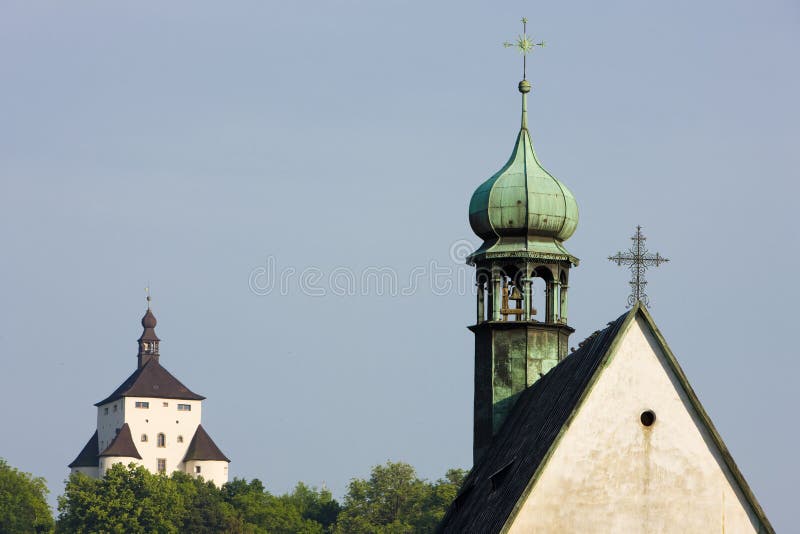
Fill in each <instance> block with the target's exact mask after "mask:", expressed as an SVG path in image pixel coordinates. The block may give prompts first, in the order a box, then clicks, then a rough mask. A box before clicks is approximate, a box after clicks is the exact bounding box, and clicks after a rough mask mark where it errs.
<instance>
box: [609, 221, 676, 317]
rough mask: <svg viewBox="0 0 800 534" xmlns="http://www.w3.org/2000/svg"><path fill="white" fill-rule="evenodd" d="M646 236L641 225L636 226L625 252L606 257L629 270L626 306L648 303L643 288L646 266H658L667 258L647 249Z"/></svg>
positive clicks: (645, 282)
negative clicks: (629, 289) (630, 244)
mask: <svg viewBox="0 0 800 534" xmlns="http://www.w3.org/2000/svg"><path fill="white" fill-rule="evenodd" d="M646 239H647V238H646V237H645V236H644V234H642V227H641V226H637V227H636V234H635V235H634V236H633V237H631V241H633V245H632V246H631V248H629V249H628V251H627V252H617V253H616V255H614V256H609V257H608V259H609V260H611V261H613V262H614V263H616V264H617V265H625V266H627V267H629V268H630V270H631V281H630V285H631V294H630V295H629V296H628V307H631V306H633V305H634V304H636V303H637V302H641V303H642V305H644V306H649V305H650V299H649V298H648V297H647V293H645V292H644V288H645V286H646V285H647V280H645V271H647V269H648V267H658V266H659V265H661V264H662V263H666V262H668V261H669V259H667V258H665V257H663V256H662V255H661V254H659V253H658V252H656V253H655V254H653V253H652V252H649V251H648V250H647V247H645V245H644V242H645V240H646Z"/></svg>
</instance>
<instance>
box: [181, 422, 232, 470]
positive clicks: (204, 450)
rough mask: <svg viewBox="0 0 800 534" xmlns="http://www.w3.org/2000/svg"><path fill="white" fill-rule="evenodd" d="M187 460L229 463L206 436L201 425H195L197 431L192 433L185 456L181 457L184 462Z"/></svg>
mask: <svg viewBox="0 0 800 534" xmlns="http://www.w3.org/2000/svg"><path fill="white" fill-rule="evenodd" d="M189 460H219V461H223V462H230V460H229V459H228V457H227V456H225V455H224V454H222V451H221V450H219V447H217V444H216V443H214V440H212V439H211V436H209V435H208V432H206V430H205V429H204V428H203V425H197V430H195V432H194V437H193V438H192V442H191V443H189V448H188V449H187V450H186V456H184V457H183V461H184V462H188V461H189Z"/></svg>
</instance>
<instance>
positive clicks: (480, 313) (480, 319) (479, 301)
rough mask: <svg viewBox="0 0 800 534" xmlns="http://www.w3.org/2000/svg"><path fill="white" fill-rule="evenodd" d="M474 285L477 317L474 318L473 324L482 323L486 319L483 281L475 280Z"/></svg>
mask: <svg viewBox="0 0 800 534" xmlns="http://www.w3.org/2000/svg"><path fill="white" fill-rule="evenodd" d="M475 286H476V287H477V288H478V296H477V297H478V298H477V304H478V307H477V310H476V312H477V314H478V317H477V318H476V321H475V324H478V323H482V322H483V321H485V320H486V310H485V307H486V306H485V303H484V291H485V290H484V286H485V284H484V283H483V282H476V283H475Z"/></svg>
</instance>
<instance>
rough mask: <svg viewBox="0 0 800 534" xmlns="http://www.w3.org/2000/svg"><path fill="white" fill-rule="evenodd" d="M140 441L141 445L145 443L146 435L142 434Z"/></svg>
mask: <svg viewBox="0 0 800 534" xmlns="http://www.w3.org/2000/svg"><path fill="white" fill-rule="evenodd" d="M141 440H142V443H144V442H146V441H147V434H142V437H141Z"/></svg>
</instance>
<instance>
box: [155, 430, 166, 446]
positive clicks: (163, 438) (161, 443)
mask: <svg viewBox="0 0 800 534" xmlns="http://www.w3.org/2000/svg"><path fill="white" fill-rule="evenodd" d="M156 446H157V447H166V446H167V436H165V435H164V434H163V433H159V434H158V437H157V438H156Z"/></svg>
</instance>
